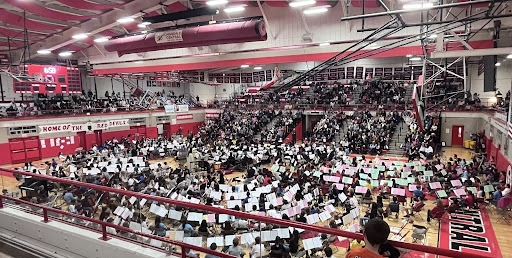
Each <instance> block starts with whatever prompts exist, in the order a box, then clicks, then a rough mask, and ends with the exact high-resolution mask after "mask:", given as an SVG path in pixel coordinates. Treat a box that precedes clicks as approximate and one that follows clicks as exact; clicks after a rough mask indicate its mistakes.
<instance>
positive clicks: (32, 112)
mask: <svg viewBox="0 0 512 258" xmlns="http://www.w3.org/2000/svg"><path fill="white" fill-rule="evenodd" d="M170 104H177V105H180V104H181V105H188V106H189V107H201V106H202V104H201V102H200V100H199V97H196V98H195V99H194V98H193V97H187V96H184V95H179V96H175V95H174V92H173V91H169V92H168V93H167V94H166V93H165V90H162V91H161V92H156V101H155V102H154V103H153V105H151V106H150V108H152V109H154V108H163V106H165V105H170ZM144 109H146V108H144V107H141V106H140V105H139V98H137V97H133V96H130V97H124V96H121V93H120V92H117V93H115V94H112V95H110V94H109V92H108V91H106V92H105V98H96V96H95V95H94V94H93V93H92V91H89V92H88V93H87V94H86V93H85V91H84V92H82V94H80V95H71V96H70V97H69V98H68V99H64V97H63V96H54V97H48V96H46V95H44V94H42V95H40V96H39V97H38V98H37V99H36V100H34V101H33V102H29V101H22V102H19V103H18V102H16V101H15V100H13V101H12V102H11V103H10V104H9V106H7V107H6V108H5V111H4V112H3V113H4V114H2V115H3V116H10V117H15V116H38V115H53V114H76V113H108V112H117V111H127V110H132V111H134V110H144Z"/></svg>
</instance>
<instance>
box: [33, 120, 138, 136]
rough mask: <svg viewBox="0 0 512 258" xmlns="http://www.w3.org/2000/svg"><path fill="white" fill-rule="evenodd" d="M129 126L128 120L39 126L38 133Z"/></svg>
mask: <svg viewBox="0 0 512 258" xmlns="http://www.w3.org/2000/svg"><path fill="white" fill-rule="evenodd" d="M127 125H129V120H128V119H121V120H112V121H105V122H96V123H90V124H89V123H88V124H78V125H73V124H61V125H41V126H39V133H40V134H46V133H61V132H82V131H87V130H88V126H91V131H92V130H105V129H108V128H110V127H119V126H127Z"/></svg>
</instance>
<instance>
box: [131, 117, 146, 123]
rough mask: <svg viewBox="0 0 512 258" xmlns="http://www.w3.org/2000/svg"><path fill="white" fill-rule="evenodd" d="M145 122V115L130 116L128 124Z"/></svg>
mask: <svg viewBox="0 0 512 258" xmlns="http://www.w3.org/2000/svg"><path fill="white" fill-rule="evenodd" d="M136 124H146V118H145V117H137V118H130V125H136Z"/></svg>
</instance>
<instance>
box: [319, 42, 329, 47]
mask: <svg viewBox="0 0 512 258" xmlns="http://www.w3.org/2000/svg"><path fill="white" fill-rule="evenodd" d="M330 44H331V43H329V42H324V43H320V44H318V45H319V46H321V47H323V46H329V45H330Z"/></svg>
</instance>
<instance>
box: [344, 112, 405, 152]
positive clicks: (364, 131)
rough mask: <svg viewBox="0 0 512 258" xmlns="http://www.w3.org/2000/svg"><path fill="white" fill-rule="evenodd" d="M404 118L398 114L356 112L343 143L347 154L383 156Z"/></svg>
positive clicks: (350, 121) (349, 121)
mask: <svg viewBox="0 0 512 258" xmlns="http://www.w3.org/2000/svg"><path fill="white" fill-rule="evenodd" d="M401 119H402V118H401V117H400V115H398V113H397V112H389V113H387V114H386V112H384V111H381V112H377V114H376V115H375V116H372V115H371V114H370V112H369V111H365V112H355V113H354V114H353V115H352V116H351V117H350V119H349V120H347V122H348V131H347V133H346V135H345V137H344V139H343V140H342V142H341V145H342V146H343V148H345V152H347V153H358V154H367V153H369V154H381V153H382V151H383V150H387V149H389V147H388V144H389V142H390V139H391V137H392V136H393V133H394V131H395V127H396V126H397V124H398V122H399V121H400V120H401Z"/></svg>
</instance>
